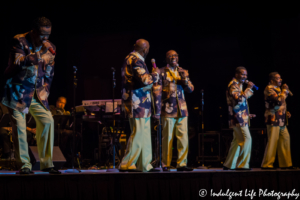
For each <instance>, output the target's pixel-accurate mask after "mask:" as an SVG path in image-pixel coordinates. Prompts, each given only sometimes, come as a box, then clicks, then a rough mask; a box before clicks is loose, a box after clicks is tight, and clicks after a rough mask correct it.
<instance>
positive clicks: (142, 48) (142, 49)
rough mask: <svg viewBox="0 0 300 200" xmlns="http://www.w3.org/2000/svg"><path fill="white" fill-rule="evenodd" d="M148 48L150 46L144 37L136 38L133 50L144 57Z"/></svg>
mask: <svg viewBox="0 0 300 200" xmlns="http://www.w3.org/2000/svg"><path fill="white" fill-rule="evenodd" d="M149 48H150V45H149V42H148V41H147V40H144V39H139V40H137V41H136V42H135V45H134V50H135V51H136V52H138V53H139V54H141V56H143V57H144V58H146V56H147V54H148V52H149Z"/></svg>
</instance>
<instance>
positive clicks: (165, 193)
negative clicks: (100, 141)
mask: <svg viewBox="0 0 300 200" xmlns="http://www.w3.org/2000/svg"><path fill="white" fill-rule="evenodd" d="M298 188H300V171H256V172H234V171H232V172H231V171H228V172H224V171H219V172H193V173H188V172H187V173H186V172H183V173H178V172H174V173H173V172H171V173H111V174H109V173H102V174H63V175H27V176H26V175H25V176H20V175H1V177H0V199H1V200H2V199H3V200H4V199H10V200H13V199H89V200H90V199H101V200H106V199H110V200H114V199H133V200H134V199H137V200H143V199H149V200H150V199H155V200H168V199H170V200H176V199H178V200H183V199H184V200H185V199H187V200H190V199H213V198H211V197H210V196H209V195H208V196H206V197H205V198H200V197H199V190H200V189H206V190H207V191H208V192H209V193H210V191H211V189H213V191H214V192H218V191H220V190H221V189H222V190H223V192H225V191H226V190H227V189H229V190H230V191H233V192H239V191H240V190H243V191H244V190H245V189H248V190H252V189H253V190H254V191H256V192H257V193H258V191H259V189H268V191H271V190H274V191H275V192H279V191H280V192H288V191H290V192H292V190H293V189H296V192H297V193H299V190H298ZM209 193H208V194H209ZM215 199H228V197H223V198H221V197H218V198H215ZM234 199H235V198H234ZM254 199H258V198H254Z"/></svg>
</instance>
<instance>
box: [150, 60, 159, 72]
mask: <svg viewBox="0 0 300 200" xmlns="http://www.w3.org/2000/svg"><path fill="white" fill-rule="evenodd" d="M151 63H152V72H156V73H158V74H159V73H160V70H159V69H158V67H156V64H155V59H154V58H152V59H151Z"/></svg>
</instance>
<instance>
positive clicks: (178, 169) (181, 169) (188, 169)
mask: <svg viewBox="0 0 300 200" xmlns="http://www.w3.org/2000/svg"><path fill="white" fill-rule="evenodd" d="M193 170H194V169H193V168H190V167H187V166H184V167H178V168H177V171H178V172H179V171H186V172H190V171H193Z"/></svg>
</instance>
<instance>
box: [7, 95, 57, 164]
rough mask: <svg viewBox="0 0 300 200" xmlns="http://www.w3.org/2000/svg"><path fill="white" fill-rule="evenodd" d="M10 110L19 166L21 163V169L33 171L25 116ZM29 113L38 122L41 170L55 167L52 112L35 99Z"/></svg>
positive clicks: (37, 135) (37, 139)
mask: <svg viewBox="0 0 300 200" xmlns="http://www.w3.org/2000/svg"><path fill="white" fill-rule="evenodd" d="M8 110H9V113H10V119H11V122H12V132H13V135H14V137H13V138H14V146H15V157H16V161H17V163H18V164H20V163H21V168H29V169H30V170H31V168H32V166H31V163H30V158H29V154H28V143H27V135H26V134H27V133H26V117H25V114H24V113H21V112H19V111H17V110H13V109H11V108H8ZM29 112H30V114H31V115H32V116H33V117H34V119H35V121H36V142H37V147H38V153H39V157H40V169H41V170H42V169H45V168H49V167H53V162H52V153H53V141H54V121H53V118H52V115H51V112H50V111H48V110H46V109H45V108H44V107H43V106H42V105H41V103H40V102H39V100H36V99H35V97H33V98H32V101H31V105H30V107H29Z"/></svg>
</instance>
